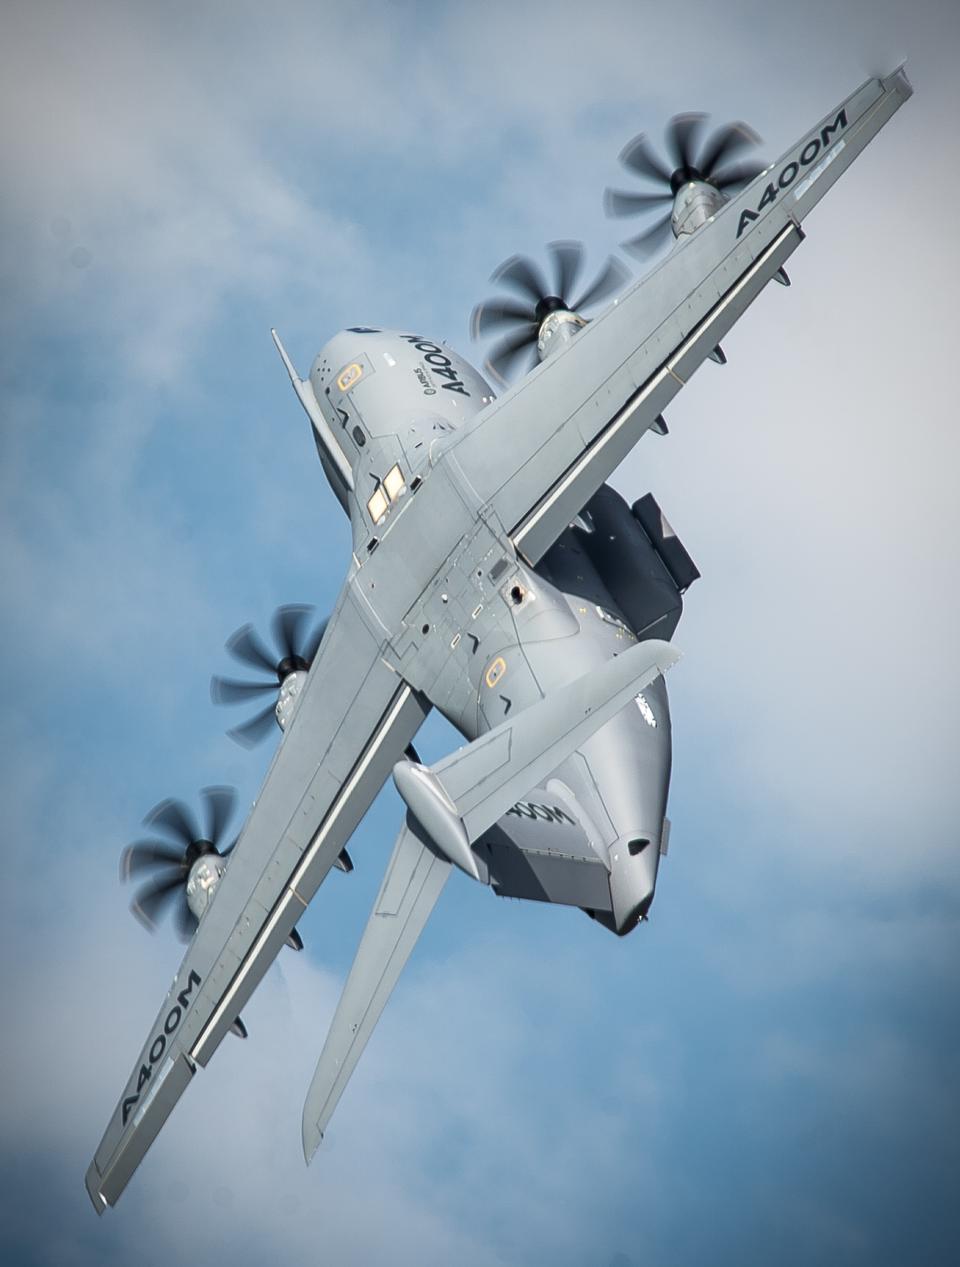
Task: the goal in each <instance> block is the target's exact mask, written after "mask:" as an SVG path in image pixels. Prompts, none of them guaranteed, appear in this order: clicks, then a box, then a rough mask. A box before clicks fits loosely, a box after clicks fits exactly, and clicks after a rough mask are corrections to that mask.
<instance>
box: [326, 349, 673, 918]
mask: <svg viewBox="0 0 960 1267" xmlns="http://www.w3.org/2000/svg"><path fill="white" fill-rule="evenodd" d="M309 382H310V386H311V388H312V391H313V395H314V396H315V398H316V401H317V403H318V405H319V407H320V410H321V412H322V414H323V417H324V419H325V420H326V423H327V424H328V426H329V429H330V432H332V434H333V437H334V438H335V441H336V443H337V444H338V445H339V446H340V449H341V453H340V454H335V455H334V457H333V458H332V457H331V453H330V451H329V449H330V443H329V434H328V435H327V436H326V437H325V438H324V437H322V436H321V434H320V432H319V431H318V429H317V428H316V426H315V434H316V438H317V448H318V452H319V454H320V459H321V462H322V464H323V467H324V470H325V472H326V474H327V477H328V479H329V481H330V483H331V486H332V488H333V490H334V492H335V494H336V495H337V497H338V499H339V500H340V502H341V504H342V505H343V506H344V509H345V510H347V511H348V513H349V515H350V521H351V527H352V533H353V553H354V561H355V565H356V566H357V567H358V568H360V569H362V568H363V567H364V565H365V563H366V561H367V560H368V559H371V558H372V557H373V555H374V554H375V552H376V551H377V550H378V548H379V546H380V544H381V541H383V540H384V539H385V538H386V535H387V534H388V533H389V531H390V528H391V525H392V519H393V517H394V516H395V515H397V514H398V512H399V511H400V509H401V508H402V503H403V501H404V500H405V499H408V498H411V497H415V496H416V493H417V491H418V489H419V488H420V486H421V485H422V483H423V481H424V480H425V479H426V478H427V477H428V475H429V473H430V471H431V468H432V465H433V464H434V462H435V461H436V460H437V457H438V455H440V454H442V452H443V449H444V448H445V446H446V444H447V443H448V442H449V440H450V438H451V436H452V434H453V433H454V432H456V431H457V430H459V429H460V428H461V427H462V426H463V425H464V423H466V422H467V421H468V420H470V419H471V418H472V417H473V416H474V415H475V414H476V413H478V412H479V411H480V410H481V409H483V408H484V406H485V405H487V404H488V403H489V402H490V401H491V400H492V399H493V396H494V392H493V390H492V389H491V388H490V386H489V385H488V384H487V383H486V382H485V380H484V379H483V378H482V377H481V376H480V374H478V373H477V371H476V370H475V369H474V368H473V367H472V366H471V365H469V364H468V363H467V362H466V361H464V360H463V359H462V358H461V357H459V356H458V355H457V354H456V353H455V352H453V351H452V350H451V349H449V348H448V347H446V346H445V345H443V344H442V343H437V342H434V341H432V340H429V339H426V338H421V337H420V336H418V335H412V334H401V333H395V332H388V331H379V330H370V329H367V328H362V327H358V328H356V329H352V330H347V331H343V332H341V333H340V334H338V335H336V336H335V337H334V338H333V339H331V340H330V341H329V343H327V344H326V346H325V347H324V348H323V349H322V351H321V352H320V353H319V354H318V356H317V357H316V359H315V360H314V362H313V365H312V367H311V370H310V377H309ZM344 458H345V459H346V463H347V464H348V465H349V468H350V471H351V472H352V480H353V484H354V487H353V489H350V488H348V487H346V485H345V482H344V480H343V478H342V476H341V475H340V473H339V472H340V471H342V470H343V469H344V462H343V459H344ZM598 499H599V502H602V503H603V504H602V505H599V502H598V507H597V510H598V518H602V519H603V523H602V525H601V526H600V527H598V525H597V523H596V522H594V515H593V513H592V503H591V504H590V505H588V506H587V507H586V508H585V509H584V512H583V514H582V515H581V516H580V518H579V519H578V522H577V523H576V524H575V525H572V526H571V527H570V528H569V529H568V530H567V531H566V532H565V533H564V534H563V535H562V536H561V538H560V540H559V541H558V542H557V543H556V545H555V546H554V547H553V548H552V549H551V550H550V551H549V552H548V554H547V555H546V556H545V557H544V559H543V560H542V561H541V563H540V564H539V565H538V567H537V569H536V570H534V569H532V568H529V567H527V566H526V565H524V563H523V562H522V561H521V560H519V559H517V558H516V556H515V555H514V556H513V557H500V558H494V559H492V560H491V566H490V567H489V568H483V567H482V568H480V569H478V570H477V575H476V576H475V577H473V583H472V584H469V585H463V584H461V583H460V581H459V580H458V581H454V580H453V579H451V582H450V586H449V588H450V591H451V592H450V593H449V594H447V593H442V594H441V596H440V597H441V605H442V610H443V611H444V615H445V619H444V621H443V622H441V623H438V624H437V627H436V628H434V629H431V630H430V634H431V635H433V636H434V637H437V638H443V639H445V640H446V641H447V643H448V644H449V654H448V656H447V659H448V664H447V670H446V673H445V675H444V677H445V680H446V681H447V682H449V689H448V690H447V691H446V693H445V694H442V696H441V698H440V699H438V703H437V706H438V707H439V708H440V710H441V712H442V713H443V714H444V716H446V717H447V718H448V720H449V721H451V722H452V723H453V725H454V726H456V727H457V729H458V730H459V731H460V733H461V734H462V735H464V736H465V738H467V739H468V740H470V739H474V738H476V737H477V736H478V735H480V734H483V733H485V732H486V731H488V730H489V729H491V728H492V727H493V726H496V725H498V724H499V723H500V722H502V721H503V720H504V718H505V717H506V716H508V715H509V714H510V712H511V711H514V712H516V711H520V710H523V709H525V708H527V707H528V706H529V705H531V704H533V703H535V702H536V701H538V700H540V699H541V698H543V697H544V696H545V695H547V694H549V693H550V692H551V691H553V690H555V689H557V688H558V687H561V686H564V685H565V684H567V683H568V682H570V681H572V680H573V679H575V678H577V677H580V676H581V675H582V674H585V673H587V672H589V671H590V670H591V669H593V668H594V667H596V666H597V665H598V664H601V663H603V662H604V661H606V660H608V659H610V658H611V657H612V656H614V655H616V654H617V653H618V652H619V651H622V650H625V649H626V648H627V647H628V646H630V645H632V644H633V643H634V642H636V641H637V636H638V634H639V635H640V636H641V637H643V636H652V635H654V634H655V635H656V636H658V637H667V638H669V637H670V635H671V634H672V632H673V628H674V627H675V625H676V620H677V618H678V617H679V613H680V599H679V594H678V593H677V591H676V589H675V587H673V586H672V585H670V584H668V585H667V586H666V591H667V593H666V600H665V601H661V600H660V599H657V601H655V602H654V604H653V606H654V613H653V614H654V617H656V618H657V619H656V621H655V622H652V621H648V620H647V616H649V615H650V612H649V611H648V610H646V608H649V606H650V603H649V602H647V603H646V608H645V607H644V602H643V597H644V593H646V594H647V597H648V598H649V594H650V593H651V592H655V591H656V589H657V585H658V584H659V586H660V588H661V589H664V583H663V575H665V573H663V569H661V573H663V575H660V576H655V575H654V574H653V570H652V569H655V568H656V565H657V561H656V559H655V556H654V552H653V550H652V549H651V547H650V545H649V543H648V542H647V539H646V537H645V536H644V535H643V533H642V531H641V530H640V529H639V527H638V526H637V524H636V521H635V520H634V519H633V517H632V515H631V512H630V510H629V508H628V507H627V506H626V503H624V502H623V500H622V499H621V498H619V496H618V495H617V494H615V493H613V491H612V490H611V489H609V488H607V487H604V488H603V489H601V490H600V493H599V494H598V495H597V498H596V499H594V500H595V501H596V500H598ZM425 509H426V508H425ZM611 514H612V515H613V516H614V520H616V523H614V520H611V518H610V516H611ZM618 516H619V519H618V518H617V517H618ZM439 528H440V525H438V530H439ZM611 529H614V530H611ZM601 537H602V540H600V539H599V538H601ZM644 549H646V551H647V552H648V554H649V555H650V558H649V559H646V558H641V557H640V556H641V554H642V552H643V550H644ZM494 553H495V554H496V553H498V552H496V551H495V552H494ZM651 560H652V562H651ZM625 563H626V564H627V567H628V572H629V567H630V565H631V564H635V565H636V566H634V569H633V574H632V578H631V577H630V576H628V577H627V580H626V581H624V579H623V575H624V574H623V568H624V564H625ZM471 570H472V569H471ZM614 576H617V577H619V582H618V585H615V586H611V584H610V581H611V578H613V577H614ZM645 585H646V589H644V586H645ZM616 589H619V592H618V593H614V592H612V591H613V590H616ZM455 590H456V592H454V591H455ZM625 598H626V599H627V600H628V601H624V600H625ZM638 598H639V599H640V600H641V601H640V603H639V606H637V602H636V600H637V599H638ZM618 600H619V601H618ZM631 604H633V606H634V608H635V609H636V610H637V611H640V610H643V611H644V612H645V614H644V616H642V617H638V616H637V615H636V614H634V620H633V622H632V623H631V620H630V618H629V615H628V613H627V612H626V611H625V610H624V608H625V607H626V608H627V609H629V608H630V607H631ZM658 604H659V605H658ZM448 613H449V619H446V616H447V614H448ZM653 623H655V624H656V627H655V628H653ZM641 625H643V626H645V627H639V626H641ZM413 632H414V633H416V631H413ZM420 632H421V633H422V634H423V636H424V637H426V636H427V627H426V626H424V627H423V629H422V631H420ZM435 698H436V697H435ZM670 762H671V742H670V714H669V708H668V703H667V694H666V688H665V685H664V682H663V679H662V678H659V679H658V680H657V681H656V682H655V683H654V684H653V686H651V687H648V688H647V689H646V690H645V692H644V693H643V695H641V696H640V697H639V698H638V700H637V701H636V703H635V704H634V705H631V706H630V707H628V708H626V709H624V710H623V711H622V712H621V713H620V714H619V715H617V716H616V717H615V718H614V719H613V720H612V721H611V722H609V723H607V725H606V726H604V727H603V728H602V729H601V730H599V731H598V732H597V733H596V734H595V735H594V737H593V738H592V739H590V740H589V741H588V742H587V743H585V744H583V745H582V747H581V748H580V749H579V750H578V751H577V752H576V753H574V755H573V756H572V757H570V758H569V759H568V760H567V761H565V762H564V763H563V764H562V765H561V766H560V767H559V768H558V769H557V770H555V771H554V773H553V774H552V776H551V777H550V778H549V779H548V780H546V781H545V784H544V787H543V788H540V789H536V790H534V791H533V792H532V793H531V797H530V800H529V801H527V802H521V803H520V804H519V805H518V806H517V807H516V810H515V811H512V812H511V814H508V815H507V816H506V818H505V819H503V820H501V822H500V823H499V824H498V825H497V827H496V828H494V829H493V831H492V832H491V834H490V837H489V839H488V840H487V841H485V842H483V843H482V844H481V845H479V846H478V847H477V849H476V852H477V854H478V857H479V858H480V860H481V862H482V864H483V866H484V867H485V869H486V870H485V873H484V874H483V875H482V878H483V879H485V880H486V881H487V882H489V883H490V884H491V885H492V887H493V888H494V889H495V891H497V892H499V893H501V894H504V895H508V896H519V897H528V898H536V899H540V900H546V901H553V902H560V903H563V904H568V905H576V906H580V907H582V908H583V909H585V910H587V911H588V913H590V914H591V915H592V916H593V917H594V918H596V919H597V920H598V921H599V922H601V923H603V924H604V925H606V926H607V927H609V928H611V929H613V930H614V931H616V932H617V933H621V934H622V933H625V932H627V931H629V930H630V929H632V928H633V927H635V926H636V924H637V923H638V922H639V921H640V919H642V918H643V917H644V916H645V915H646V912H647V910H648V909H649V905H650V902H651V900H652V897H653V892H654V886H655V883H656V876H657V868H658V862H659V857H660V852H661V848H665V844H666V841H665V814H666V807H667V792H668V788H669V781H670ZM569 818H573V819H575V821H576V824H577V826H578V828H579V829H580V833H581V838H580V846H579V855H584V854H586V855H587V857H583V856H574V855H575V854H576V853H577V850H576V849H575V848H572V847H571V848H569V849H566V848H565V846H564V845H563V843H562V841H561V839H560V837H561V835H562V832H561V831H559V830H558V828H560V827H562V826H564V825H565V824H566V822H567V820H568V819H569ZM531 833H533V834H531ZM583 838H585V840H586V843H587V848H586V849H584V848H583ZM588 858H589V861H588ZM590 862H592V863H593V865H590ZM597 864H600V865H599V867H598V866H597Z"/></svg>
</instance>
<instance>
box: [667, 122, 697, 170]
mask: <svg viewBox="0 0 960 1267" xmlns="http://www.w3.org/2000/svg"><path fill="white" fill-rule="evenodd" d="M706 117H707V116H706V115H705V114H694V113H691V114H675V115H674V116H673V118H672V119H671V120H670V122H669V123H668V124H667V134H666V140H667V150H668V152H669V154H670V157H671V158H672V159H673V160H674V167H676V168H678V169H681V170H685V169H687V168H690V167H695V166H696V164H695V163H694V161H693V156H694V151H695V148H696V145H695V141H696V136H697V133H698V132H699V131H700V129H701V128H702V127H703V123H704V120H705V119H706Z"/></svg>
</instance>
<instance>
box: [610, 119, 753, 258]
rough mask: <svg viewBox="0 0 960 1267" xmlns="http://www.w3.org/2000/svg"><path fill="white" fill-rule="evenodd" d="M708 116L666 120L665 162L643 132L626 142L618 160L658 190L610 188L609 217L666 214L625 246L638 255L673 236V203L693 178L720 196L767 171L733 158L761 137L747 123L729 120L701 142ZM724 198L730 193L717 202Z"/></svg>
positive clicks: (751, 162) (748, 162) (751, 161)
mask: <svg viewBox="0 0 960 1267" xmlns="http://www.w3.org/2000/svg"><path fill="white" fill-rule="evenodd" d="M706 121H707V115H705V114H678V115H674V117H673V118H672V119H671V120H670V122H669V123H668V124H667V128H666V133H665V149H666V161H664V159H663V158H661V156H660V155H659V154H657V152H656V150H654V148H653V146H652V145H651V144H650V142H649V140H648V139H647V137H646V135H645V134H644V133H643V132H641V133H640V134H639V136H635V137H634V138H633V140H632V141H630V142H629V143H628V144H627V145H625V146H624V148H623V150H621V152H620V162H621V163H622V164H623V166H624V167H625V168H626V169H627V170H628V171H629V172H631V173H632V174H633V175H635V176H640V177H642V178H643V179H645V180H648V181H652V182H653V183H654V184H655V185H658V186H660V188H659V190H657V191H656V192H653V191H645V190H644V191H640V192H628V191H625V190H619V189H608V190H607V191H606V193H605V194H604V207H605V209H606V212H607V215H608V216H635V215H643V214H646V213H647V212H651V211H653V210H654V209H656V208H657V207H665V208H666V209H665V210H664V211H663V214H662V215H660V216H659V217H658V218H657V219H656V220H653V221H652V222H651V223H650V224H648V225H647V227H646V228H645V229H643V230H642V231H641V232H640V233H638V234H637V236H636V237H634V238H630V239H629V240H628V241H626V242H624V243H623V245H624V247H626V248H627V249H628V250H630V251H632V252H633V253H634V254H637V255H646V254H648V253H652V252H653V251H655V250H656V249H657V248H658V247H659V246H661V245H662V244H663V242H664V241H665V240H666V239H667V237H669V235H670V231H671V228H672V227H673V224H672V222H673V219H674V201H675V199H676V196H677V194H678V193H679V192H680V190H681V189H683V188H684V186H685V185H688V184H690V183H691V182H694V183H698V184H701V185H709V186H712V188H713V190H715V191H716V192H717V193H718V194H721V195H726V194H727V191H728V190H733V189H736V188H737V186H738V185H742V184H744V183H746V181H748V180H753V178H754V177H755V176H759V174H760V173H761V172H762V171H763V170H764V164H763V163H761V162H759V161H758V160H756V159H754V160H747V161H737V162H734V160H735V159H737V157H738V156H739V155H740V154H742V153H743V151H744V150H747V149H750V148H751V147H752V146H755V145H757V144H759V142H760V138H759V136H757V134H756V132H754V131H753V129H752V128H750V127H748V126H747V124H746V123H728V124H726V125H725V126H723V127H719V128H717V129H716V131H715V132H714V133H713V135H712V136H711V137H709V138H708V139H707V140H706V141H701V135H702V132H703V128H704V126H705V125H706ZM725 201H726V196H724V197H722V198H720V200H719V203H723V202H725Z"/></svg>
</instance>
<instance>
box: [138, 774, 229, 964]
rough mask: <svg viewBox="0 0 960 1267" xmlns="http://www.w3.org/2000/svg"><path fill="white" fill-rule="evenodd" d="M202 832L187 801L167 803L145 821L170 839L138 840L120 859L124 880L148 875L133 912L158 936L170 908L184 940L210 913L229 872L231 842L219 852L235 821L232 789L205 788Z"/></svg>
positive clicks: (203, 793)
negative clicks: (213, 898)
mask: <svg viewBox="0 0 960 1267" xmlns="http://www.w3.org/2000/svg"><path fill="white" fill-rule="evenodd" d="M200 799H201V801H202V803H203V820H204V823H203V827H202V828H201V827H200V825H199V824H198V822H197V819H196V817H195V815H194V814H193V812H192V810H191V809H190V807H189V806H188V805H186V804H185V803H184V802H183V801H175V800H172V799H170V800H166V801H161V802H160V804H159V805H157V806H155V807H154V808H153V809H152V810H151V811H150V813H149V814H148V815H147V816H146V818H145V819H144V820H143V821H144V823H145V825H146V826H148V827H153V828H156V829H159V830H160V831H161V832H163V833H165V834H166V836H167V837H172V838H173V839H172V841H171V840H170V839H165V840H164V839H150V840H138V841H136V842H135V843H134V844H132V845H127V847H126V849H124V851H123V854H122V855H121V858H120V877H121V879H122V880H124V881H127V880H133V879H139V878H141V877H144V876H149V877H152V878H148V879H147V881H146V883H145V884H143V885H141V887H140V888H139V889H138V890H137V892H136V893H135V894H134V896H133V901H132V902H131V903H130V909H131V911H132V912H133V914H134V915H135V916H136V917H137V919H138V920H139V921H140V923H141V924H143V925H144V927H145V928H148V929H149V930H150V931H151V932H154V931H155V930H156V927H157V923H158V921H159V920H160V918H161V917H162V916H163V914H164V913H165V912H166V911H167V910H170V909H171V908H172V910H173V920H174V925H175V927H176V929H177V932H178V934H179V935H180V937H181V939H182V940H183V941H189V940H190V938H191V937H192V936H193V934H194V932H195V931H196V927H197V924H198V923H199V920H200V917H201V916H202V915H203V913H204V911H205V910H206V908H207V906H208V904H209V902H210V898H211V897H212V895H213V890H214V889H215V888H216V886H217V884H218V883H219V881H220V877H221V876H222V875H223V873H224V871H225V870H226V867H225V865H224V864H223V861H222V860H223V859H224V858H226V857H227V856H228V854H229V853H230V850H231V849H232V848H233V844H234V843H236V842H232V843H231V844H229V845H227V846H226V848H221V845H222V842H223V838H224V834H225V832H226V827H227V824H228V823H229V821H230V819H231V818H232V817H233V813H234V809H235V807H236V801H237V794H236V792H235V790H234V789H233V788H231V787H205V788H203V789H202V790H201V792H200Z"/></svg>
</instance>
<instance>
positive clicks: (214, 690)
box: [210, 676, 277, 704]
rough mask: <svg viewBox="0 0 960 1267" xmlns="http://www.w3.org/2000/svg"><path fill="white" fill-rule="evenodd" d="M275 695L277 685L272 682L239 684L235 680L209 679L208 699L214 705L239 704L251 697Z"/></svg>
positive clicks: (227, 678)
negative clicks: (268, 693)
mask: <svg viewBox="0 0 960 1267" xmlns="http://www.w3.org/2000/svg"><path fill="white" fill-rule="evenodd" d="M268 691H269V692H270V694H271V695H275V694H276V692H277V683H276V681H273V682H241V681H239V680H238V679H237V678H229V677H216V676H215V677H212V678H211V679H210V698H211V699H212V700H213V702H214V704H239V703H240V702H241V701H242V700H247V699H249V698H250V697H251V695H265V694H266V693H267V692H268Z"/></svg>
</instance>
